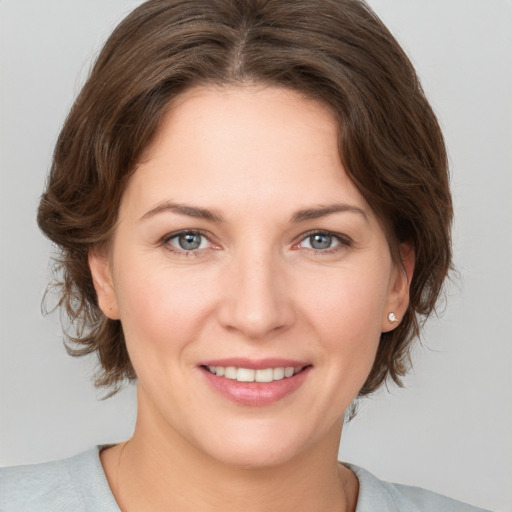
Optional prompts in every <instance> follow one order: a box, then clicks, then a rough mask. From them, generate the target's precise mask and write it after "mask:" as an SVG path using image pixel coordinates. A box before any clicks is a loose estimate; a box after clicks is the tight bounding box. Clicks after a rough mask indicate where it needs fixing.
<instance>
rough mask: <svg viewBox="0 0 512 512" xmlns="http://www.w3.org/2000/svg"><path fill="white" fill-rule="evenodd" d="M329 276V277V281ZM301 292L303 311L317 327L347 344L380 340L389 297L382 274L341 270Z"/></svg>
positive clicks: (386, 282) (310, 283) (385, 278)
mask: <svg viewBox="0 0 512 512" xmlns="http://www.w3.org/2000/svg"><path fill="white" fill-rule="evenodd" d="M326 277H327V278H326ZM308 281H309V283H304V284H305V286H304V287H303V289H302V290H301V291H300V292H297V293H298V294H300V295H301V296H302V297H303V308H302V309H303V311H305V312H306V313H305V314H306V315H307V316H308V317H309V318H310V319H311V322H312V323H314V324H315V325H316V326H317V327H319V328H322V329H323V331H325V332H328V333H330V336H328V337H329V338H332V337H334V339H337V336H336V334H337V335H338V336H339V337H340V338H341V339H343V340H346V342H358V343H360V342H361V341H363V340H364V339H368V341H372V340H375V339H377V340H378V338H379V336H380V328H381V323H382V314H383V310H384V308H385V304H386V299H387V294H388V279H387V276H383V275H382V273H376V272H371V271H359V272H357V271H355V270H354V269H341V270H338V269H337V271H334V272H332V273H331V274H330V275H329V276H324V279H322V280H321V281H318V280H308Z"/></svg>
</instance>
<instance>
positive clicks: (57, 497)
mask: <svg viewBox="0 0 512 512" xmlns="http://www.w3.org/2000/svg"><path fill="white" fill-rule="evenodd" d="M99 449H100V447H96V448H93V449H91V450H89V451H87V452H84V453H81V454H80V455H76V456H74V457H71V458H69V459H64V460H61V461H56V462H45V463H42V464H31V465H27V466H14V467H10V468H1V469H0V512H86V511H87V512H120V509H119V507H118V505H117V503H116V500H115V499H114V496H113V495H112V492H111V491H110V487H109V485H108V482H107V479H106V477H105V473H104V471H103V467H102V465H101V462H100V458H99ZM348 466H349V467H350V469H352V471H354V473H355V474H356V475H357V478H358V479H359V498H358V501H357V508H356V512H485V511H484V510H483V509H480V508H477V507H473V506H471V505H466V504H464V503H461V502H460V501H456V500H453V499H451V498H447V497H445V496H441V495H439V494H436V493H434V492H431V491H427V490H425V489H420V488H419V487H410V486H406V485H399V484H391V483H389V482H383V481H382V480H379V479H378V478H376V477H375V476H373V475H372V474H371V473H369V472H368V471H366V470H364V469H362V468H359V467H357V466H354V465H351V464H349V465H348ZM487 512H488V511H487Z"/></svg>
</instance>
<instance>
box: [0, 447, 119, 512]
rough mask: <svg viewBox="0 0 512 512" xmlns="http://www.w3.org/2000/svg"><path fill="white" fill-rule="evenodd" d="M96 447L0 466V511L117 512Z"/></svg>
mask: <svg viewBox="0 0 512 512" xmlns="http://www.w3.org/2000/svg"><path fill="white" fill-rule="evenodd" d="M98 453H99V451H98V448H93V449H91V450H89V451H87V452H84V453H81V454H79V455H75V456H74V457H70V458H68V459H64V460H60V461H54V462H44V463H41V464H30V465H25V466H13V467H8V468H0V511H1V512H14V511H20V510H23V511H24V512H36V511H37V512H43V511H44V512H46V511H48V512H50V511H51V512H81V511H86V510H97V511H102V512H103V511H104V512H117V511H119V508H118V507H117V505H116V504H115V501H114V498H113V496H112V494H111V492H110V488H109V487H108V483H107V480H106V477H105V473H104V472H103V468H102V466H101V462H100V460H99V456H98Z"/></svg>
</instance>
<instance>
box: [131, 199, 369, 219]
mask: <svg viewBox="0 0 512 512" xmlns="http://www.w3.org/2000/svg"><path fill="white" fill-rule="evenodd" d="M163 212H173V213H178V214H180V215H186V216H187V217H194V218H196V219H203V220H206V221H209V222H215V223H217V224H220V223H222V222H224V217H223V216H222V215H221V214H220V213H219V212H217V211H215V210H208V209H207V208H199V207H197V206H190V205H185V204H180V203H174V202H172V201H166V202H164V203H161V204H159V205H157V206H155V207H154V208H152V209H151V210H149V211H148V212H146V213H145V214H144V215H143V216H142V217H141V219H140V220H146V219H149V218H151V217H154V216H155V215H157V214H159V213H163ZM344 212H351V213H356V214H359V215H362V216H363V217H364V219H365V220H366V221H368V215H367V214H366V212H365V211H364V210H363V209H361V208H358V207H357V206H353V205H350V204H346V203H335V204H330V205H325V206H324V205H320V206H318V207H315V208H305V209H303V210H299V211H297V212H295V213H294V214H293V215H292V217H291V222H293V223H299V222H304V221H306V220H312V219H319V218H321V217H326V216H327V215H332V214H333V213H344Z"/></svg>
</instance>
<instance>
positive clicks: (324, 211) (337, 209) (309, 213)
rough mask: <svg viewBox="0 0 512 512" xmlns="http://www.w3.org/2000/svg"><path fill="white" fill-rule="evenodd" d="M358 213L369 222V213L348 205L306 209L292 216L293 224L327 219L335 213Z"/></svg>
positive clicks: (337, 204) (335, 204)
mask: <svg viewBox="0 0 512 512" xmlns="http://www.w3.org/2000/svg"><path fill="white" fill-rule="evenodd" d="M344 212H350V213H357V214H359V215H362V216H363V217H364V220H365V221H366V222H368V215H367V213H366V212H365V211H364V210H363V209H361V208H358V207H357V206H352V205H350V204H346V203H334V204H329V205H326V206H323V205H320V206H318V207H316V208H306V209H304V210H299V211H298V212H296V213H294V214H293V216H292V219H291V220H292V222H303V221H305V220H311V219H319V218H321V217H326V216H327V215H331V214H333V213H344Z"/></svg>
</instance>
